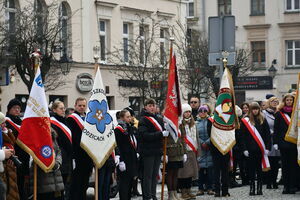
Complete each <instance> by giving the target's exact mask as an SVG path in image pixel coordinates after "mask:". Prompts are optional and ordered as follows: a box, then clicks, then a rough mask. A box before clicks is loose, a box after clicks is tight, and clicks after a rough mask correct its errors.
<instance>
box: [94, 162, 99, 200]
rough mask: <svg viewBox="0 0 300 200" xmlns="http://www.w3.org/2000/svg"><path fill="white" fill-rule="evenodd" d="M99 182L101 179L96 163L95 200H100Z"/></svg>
mask: <svg viewBox="0 0 300 200" xmlns="http://www.w3.org/2000/svg"><path fill="white" fill-rule="evenodd" d="M98 184H99V181H98V168H97V166H96V165H95V190H94V191H95V200H98V192H99V191H98V188H99V187H98Z"/></svg>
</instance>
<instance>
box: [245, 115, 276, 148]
mask: <svg viewBox="0 0 300 200" xmlns="http://www.w3.org/2000/svg"><path fill="white" fill-rule="evenodd" d="M242 121H243V120H242ZM255 128H256V129H257V131H258V132H259V134H260V136H261V138H262V139H263V141H264V143H265V147H266V149H268V150H270V149H271V146H270V145H271V136H270V128H269V125H268V122H267V120H266V119H264V122H263V123H262V124H259V122H258V121H256V120H255ZM240 131H241V133H242V136H241V145H242V146H241V147H242V151H243V152H244V151H246V150H247V151H249V152H256V153H257V152H261V150H260V148H259V146H258V144H257V143H256V141H255V139H254V138H253V136H252V135H251V133H250V132H249V130H248V129H247V127H246V125H245V124H244V122H242V123H241V129H240Z"/></svg>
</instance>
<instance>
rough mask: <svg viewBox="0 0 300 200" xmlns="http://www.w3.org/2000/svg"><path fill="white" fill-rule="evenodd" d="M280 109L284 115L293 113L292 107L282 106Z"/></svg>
mask: <svg viewBox="0 0 300 200" xmlns="http://www.w3.org/2000/svg"><path fill="white" fill-rule="evenodd" d="M282 109H283V112H285V113H292V111H293V107H292V106H284V107H283V108H282Z"/></svg>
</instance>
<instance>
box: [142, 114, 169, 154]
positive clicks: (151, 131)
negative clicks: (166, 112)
mask: <svg viewBox="0 0 300 200" xmlns="http://www.w3.org/2000/svg"><path fill="white" fill-rule="evenodd" d="M146 116H148V117H153V118H155V119H156V121H157V122H158V123H159V124H160V125H161V127H162V128H163V127H164V124H163V120H162V118H159V117H157V116H156V115H153V114H150V113H148V112H146V111H145V110H142V112H141V118H140V121H139V128H138V131H139V136H140V143H139V145H140V148H139V150H140V153H141V155H142V156H160V155H162V144H163V135H162V132H161V131H158V130H157V129H156V128H155V126H154V125H153V124H152V123H151V122H150V121H149V120H148V119H147V118H146Z"/></svg>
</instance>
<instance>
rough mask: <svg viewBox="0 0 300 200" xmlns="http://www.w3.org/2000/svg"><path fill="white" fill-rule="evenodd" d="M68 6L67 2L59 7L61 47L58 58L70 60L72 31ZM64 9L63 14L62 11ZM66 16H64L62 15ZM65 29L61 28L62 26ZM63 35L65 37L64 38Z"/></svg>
mask: <svg viewBox="0 0 300 200" xmlns="http://www.w3.org/2000/svg"><path fill="white" fill-rule="evenodd" d="M68 6H69V4H68V3H67V2H62V3H61V4H60V6H59V20H60V23H59V24H60V29H61V30H60V40H61V42H60V45H61V51H60V58H61V59H70V58H71V57H72V56H71V54H72V53H71V45H70V43H71V35H72V30H70V29H71V27H70V25H71V24H70V17H71V16H70V13H69V12H70V10H69V7H68ZM63 9H65V13H64V11H63ZM64 14H66V15H64ZM64 25H65V26H66V27H63V26H64ZM64 35H65V36H64Z"/></svg>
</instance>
